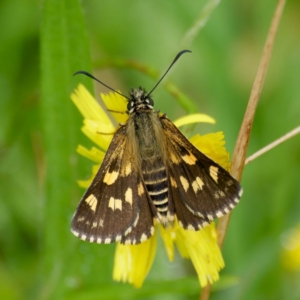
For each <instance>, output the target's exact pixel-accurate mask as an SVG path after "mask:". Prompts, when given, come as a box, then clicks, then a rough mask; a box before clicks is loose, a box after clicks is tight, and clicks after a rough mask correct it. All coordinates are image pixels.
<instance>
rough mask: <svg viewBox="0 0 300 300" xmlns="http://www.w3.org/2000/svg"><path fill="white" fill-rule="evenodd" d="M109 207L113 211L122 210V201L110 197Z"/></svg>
mask: <svg viewBox="0 0 300 300" xmlns="http://www.w3.org/2000/svg"><path fill="white" fill-rule="evenodd" d="M108 207H110V208H111V209H112V210H116V209H119V210H122V200H120V199H115V198H113V197H110V199H109V202H108Z"/></svg>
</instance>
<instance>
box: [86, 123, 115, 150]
mask: <svg viewBox="0 0 300 300" xmlns="http://www.w3.org/2000/svg"><path fill="white" fill-rule="evenodd" d="M81 130H82V132H83V133H84V134H85V135H86V136H87V137H88V138H89V139H90V140H91V141H93V142H94V143H95V144H96V145H98V146H99V147H100V148H101V149H103V150H107V148H108V146H109V144H110V142H111V140H112V138H113V136H114V133H115V131H116V129H115V127H114V126H113V125H111V124H108V125H107V126H106V125H104V124H103V123H101V122H99V121H93V120H88V119H85V120H84V126H83V127H82V128H81Z"/></svg>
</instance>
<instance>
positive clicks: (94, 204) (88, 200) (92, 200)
mask: <svg viewBox="0 0 300 300" xmlns="http://www.w3.org/2000/svg"><path fill="white" fill-rule="evenodd" d="M85 202H86V203H87V204H88V205H89V206H90V207H91V210H92V211H96V207H97V203H98V200H97V198H96V197H95V196H94V195H93V194H90V195H89V196H88V197H87V198H86V199H85Z"/></svg>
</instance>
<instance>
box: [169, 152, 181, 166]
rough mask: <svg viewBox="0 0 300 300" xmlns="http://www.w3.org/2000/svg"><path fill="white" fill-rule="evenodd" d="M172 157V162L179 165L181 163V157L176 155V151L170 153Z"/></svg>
mask: <svg viewBox="0 0 300 300" xmlns="http://www.w3.org/2000/svg"><path fill="white" fill-rule="evenodd" d="M170 159H171V162H172V163H174V164H176V165H178V164H179V162H180V161H179V159H178V158H177V157H176V156H175V155H174V153H171V155H170Z"/></svg>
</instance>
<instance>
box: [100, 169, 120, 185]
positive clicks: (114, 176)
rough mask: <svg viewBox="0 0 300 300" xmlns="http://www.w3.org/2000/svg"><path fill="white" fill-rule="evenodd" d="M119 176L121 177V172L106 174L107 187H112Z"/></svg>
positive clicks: (104, 180)
mask: <svg viewBox="0 0 300 300" xmlns="http://www.w3.org/2000/svg"><path fill="white" fill-rule="evenodd" d="M118 176H119V172H116V171H112V172H111V173H109V172H106V174H105V176H104V179H103V182H104V183H106V184H107V185H111V184H113V183H115V181H116V180H117V178H118Z"/></svg>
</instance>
